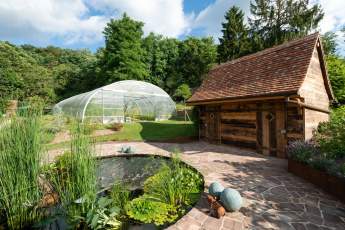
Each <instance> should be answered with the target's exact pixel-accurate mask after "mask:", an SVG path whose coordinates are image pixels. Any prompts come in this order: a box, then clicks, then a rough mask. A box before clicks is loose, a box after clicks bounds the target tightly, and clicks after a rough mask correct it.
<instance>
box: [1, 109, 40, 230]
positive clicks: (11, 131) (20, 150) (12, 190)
mask: <svg viewBox="0 0 345 230" xmlns="http://www.w3.org/2000/svg"><path fill="white" fill-rule="evenodd" d="M40 133H41V132H40V112H38V111H30V112H25V113H23V116H21V117H14V118H11V120H10V122H9V123H8V124H7V125H5V126H3V127H2V128H1V130H0V212H2V215H3V216H4V217H5V219H6V224H7V228H9V229H23V228H25V227H27V226H28V225H30V224H32V223H34V222H36V221H38V220H39V219H40V218H41V217H42V215H41V213H40V212H39V211H38V210H37V208H36V205H37V203H38V202H39V200H40V199H41V197H42V193H41V190H40V186H39V182H38V178H39V172H40V157H41V152H42V147H41V136H40ZM2 215H0V216H2Z"/></svg>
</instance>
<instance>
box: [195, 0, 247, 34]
mask: <svg viewBox="0 0 345 230" xmlns="http://www.w3.org/2000/svg"><path fill="white" fill-rule="evenodd" d="M233 5H236V6H238V7H240V8H241V9H242V10H243V11H244V12H245V17H246V16H247V15H248V13H249V0H242V1H240V0H216V1H215V2H214V3H213V4H210V5H209V6H208V7H206V8H205V9H204V10H202V11H201V12H200V13H199V14H198V15H197V17H196V19H195V22H194V24H193V28H194V29H203V30H204V32H205V35H207V36H213V37H214V38H218V37H220V36H221V29H222V25H221V23H222V22H223V21H224V15H225V12H226V11H227V10H229V8H230V7H232V6H233Z"/></svg>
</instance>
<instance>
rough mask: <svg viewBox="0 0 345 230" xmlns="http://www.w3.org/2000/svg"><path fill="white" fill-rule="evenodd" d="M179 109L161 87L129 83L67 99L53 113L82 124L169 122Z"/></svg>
mask: <svg viewBox="0 0 345 230" xmlns="http://www.w3.org/2000/svg"><path fill="white" fill-rule="evenodd" d="M175 108H176V106H175V103H174V101H173V100H172V99H171V98H170V96H169V95H168V94H167V93H166V92H165V91H164V90H162V89H161V88H159V87H158V86H155V85H153V84H150V83H147V82H143V81H134V80H125V81H118V82H115V83H112V84H110V85H106V86H103V87H101V88H98V89H95V90H92V91H90V92H87V93H82V94H79V95H76V96H73V97H70V98H67V99H65V100H63V101H61V102H59V103H58V104H56V105H55V106H54V108H53V113H54V114H64V115H67V116H73V117H76V118H77V119H79V120H81V121H85V120H88V121H92V122H102V123H112V122H119V123H123V122H128V121H130V120H132V119H140V120H167V119H169V118H170V117H171V115H172V114H173V113H174V112H175Z"/></svg>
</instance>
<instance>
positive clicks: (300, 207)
mask: <svg viewBox="0 0 345 230" xmlns="http://www.w3.org/2000/svg"><path fill="white" fill-rule="evenodd" d="M273 208H274V209H277V210H280V211H304V204H294V203H277V204H275V205H273Z"/></svg>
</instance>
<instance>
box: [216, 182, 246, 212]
mask: <svg viewBox="0 0 345 230" xmlns="http://www.w3.org/2000/svg"><path fill="white" fill-rule="evenodd" d="M220 201H221V202H222V204H223V205H224V208H225V209H226V210H227V211H232V212H234V211H237V210H239V209H240V208H241V207H242V204H243V200H242V197H241V195H240V193H239V192H237V191H236V190H235V189H232V188H226V189H224V191H223V192H222V193H221V194H220Z"/></svg>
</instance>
